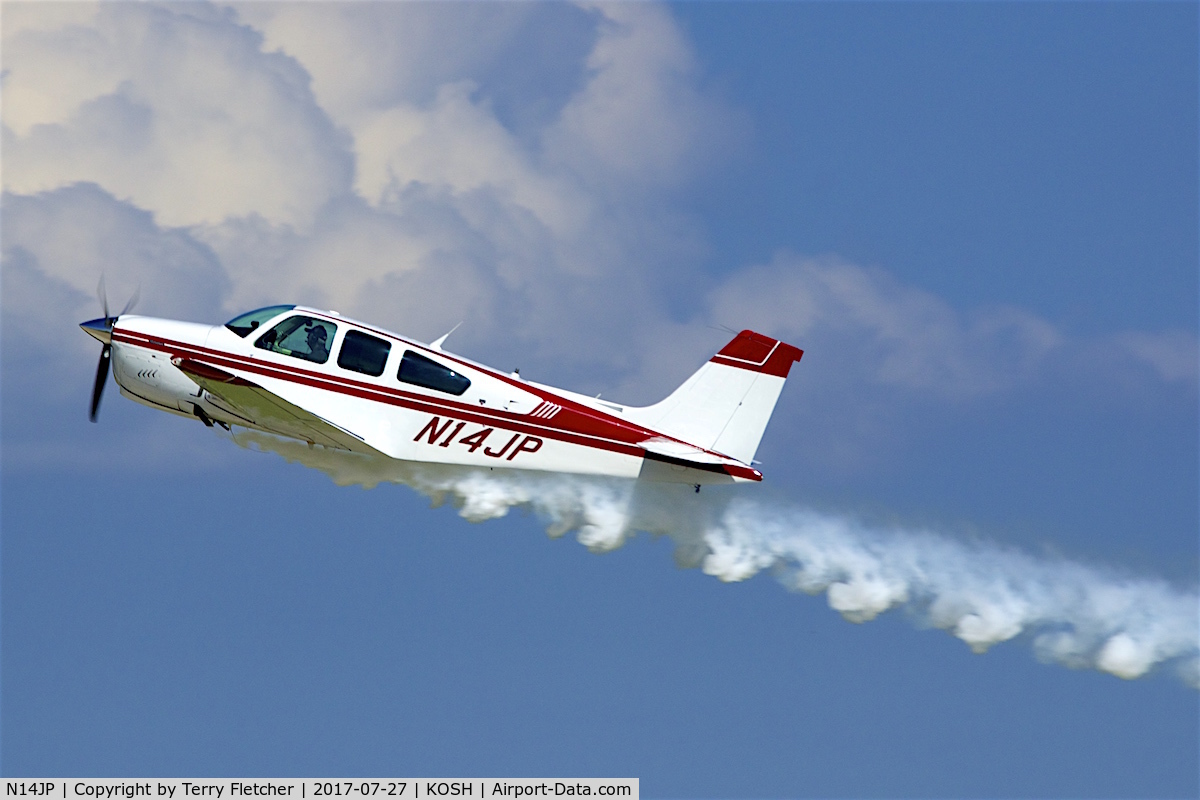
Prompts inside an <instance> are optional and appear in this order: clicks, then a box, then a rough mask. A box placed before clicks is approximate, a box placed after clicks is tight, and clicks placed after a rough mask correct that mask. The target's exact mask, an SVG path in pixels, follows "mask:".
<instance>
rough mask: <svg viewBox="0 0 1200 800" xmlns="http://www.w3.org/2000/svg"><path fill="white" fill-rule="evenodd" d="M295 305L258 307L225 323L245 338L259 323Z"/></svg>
mask: <svg viewBox="0 0 1200 800" xmlns="http://www.w3.org/2000/svg"><path fill="white" fill-rule="evenodd" d="M295 307H296V306H294V305H290V306H267V307H266V308H256V309H255V310H253V311H249V312H247V313H245V314H242V315H241V316H240V317H234V318H233V319H231V320H229V322H226V323H225V327H226V328H229V330H231V331H233V332H234V333H236V334H237V335H238V336H241V337H242V338H243V339H245V338H246V336H247V334H249V333H250V332H251V331H253V330H255V329H256V328H257V327H258V326H259V325H262V324H263V323H264V322H266V321H267V320H269V319H273V318H274V317H278V316H279V315H280V314H282V313H283V312H285V311H291V310H292V309H293V308H295Z"/></svg>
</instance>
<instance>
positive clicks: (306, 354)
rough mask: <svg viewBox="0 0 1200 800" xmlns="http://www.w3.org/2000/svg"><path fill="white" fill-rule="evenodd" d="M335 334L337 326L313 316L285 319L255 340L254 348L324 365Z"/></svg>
mask: <svg viewBox="0 0 1200 800" xmlns="http://www.w3.org/2000/svg"><path fill="white" fill-rule="evenodd" d="M335 333H337V326H336V325H334V324H333V323H332V322H326V321H324V320H320V319H313V318H312V317H301V316H296V317H288V318H287V319H285V320H284V321H283V322H281V323H279V324H278V325H276V326H275V327H273V328H271V330H269V331H267V332H266V333H264V334H263V335H262V336H260V337H258V341H257V342H255V343H254V346H255V347H257V348H259V349H262V350H270V351H271V352H273V353H283V354H284V355H285V356H295V357H296V358H303V359H304V360H305V361H313V362H316V363H317V364H324V363H325V362H326V361H328V360H329V345H330V344H332V343H333V336H334V334H335Z"/></svg>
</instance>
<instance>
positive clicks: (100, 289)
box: [96, 272, 108, 319]
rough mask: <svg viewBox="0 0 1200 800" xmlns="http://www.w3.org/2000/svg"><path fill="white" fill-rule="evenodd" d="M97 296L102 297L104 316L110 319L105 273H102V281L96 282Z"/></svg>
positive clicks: (101, 303)
mask: <svg viewBox="0 0 1200 800" xmlns="http://www.w3.org/2000/svg"><path fill="white" fill-rule="evenodd" d="M96 296H97V297H99V298H100V307H101V308H102V309H104V318H105V319H108V292H106V291H105V290H104V273H103V272H102V273H100V282H99V283H98V284H96Z"/></svg>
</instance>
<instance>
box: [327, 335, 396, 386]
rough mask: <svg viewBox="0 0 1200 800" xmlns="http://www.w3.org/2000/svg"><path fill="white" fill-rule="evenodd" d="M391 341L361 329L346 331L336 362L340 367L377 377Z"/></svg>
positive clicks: (383, 364) (381, 369)
mask: <svg viewBox="0 0 1200 800" xmlns="http://www.w3.org/2000/svg"><path fill="white" fill-rule="evenodd" d="M391 349H392V345H391V342H388V341H385V340H383V339H378V338H376V337H374V336H368V335H367V334H365V333H362V332H361V331H346V335H345V337H343V338H342V349H341V351H340V352H339V353H338V359H337V364H338V366H339V367H341V368H342V369H348V370H353V371H354V372H361V373H363V374H364V375H374V376H375V377H379V376H380V375H382V374H383V368H384V366H385V365H386V364H387V357H388V351H390V350H391Z"/></svg>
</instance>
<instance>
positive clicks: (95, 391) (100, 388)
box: [88, 344, 112, 422]
mask: <svg viewBox="0 0 1200 800" xmlns="http://www.w3.org/2000/svg"><path fill="white" fill-rule="evenodd" d="M111 360H112V345H110V344H106V345H104V349H103V350H101V351H100V363H99V364H97V365H96V383H95V384H94V385H93V386H92V410H91V411H90V412H89V413H88V419H90V420H91V421H92V422H95V421H96V412H97V411H99V410H100V396H101V395H102V394H104V384H105V382H106V381H107V380H108V366H109V362H110V361H111Z"/></svg>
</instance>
